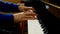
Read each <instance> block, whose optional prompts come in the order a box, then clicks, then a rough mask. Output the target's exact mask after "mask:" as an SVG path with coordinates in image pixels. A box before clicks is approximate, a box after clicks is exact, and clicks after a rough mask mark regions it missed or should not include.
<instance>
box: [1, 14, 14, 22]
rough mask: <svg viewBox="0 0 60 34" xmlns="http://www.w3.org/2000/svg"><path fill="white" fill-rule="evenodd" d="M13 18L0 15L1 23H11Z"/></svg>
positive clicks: (7, 15)
mask: <svg viewBox="0 0 60 34" xmlns="http://www.w3.org/2000/svg"><path fill="white" fill-rule="evenodd" d="M13 21H14V17H13V15H12V14H0V22H1V23H13Z"/></svg>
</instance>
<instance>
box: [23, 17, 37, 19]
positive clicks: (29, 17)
mask: <svg viewBox="0 0 60 34" xmlns="http://www.w3.org/2000/svg"><path fill="white" fill-rule="evenodd" d="M24 18H27V19H37V18H35V17H34V16H25V17H24Z"/></svg>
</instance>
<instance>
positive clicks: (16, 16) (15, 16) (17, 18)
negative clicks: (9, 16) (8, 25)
mask: <svg viewBox="0 0 60 34" xmlns="http://www.w3.org/2000/svg"><path fill="white" fill-rule="evenodd" d="M13 16H14V23H18V22H20V19H19V17H18V15H17V14H13Z"/></svg>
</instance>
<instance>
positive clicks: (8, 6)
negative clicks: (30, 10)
mask: <svg viewBox="0 0 60 34" xmlns="http://www.w3.org/2000/svg"><path fill="white" fill-rule="evenodd" d="M18 6H19V5H18V4H13V3H7V2H2V1H0V11H4V12H19V9H18Z"/></svg>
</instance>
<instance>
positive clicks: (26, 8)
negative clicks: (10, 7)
mask: <svg viewBox="0 0 60 34" xmlns="http://www.w3.org/2000/svg"><path fill="white" fill-rule="evenodd" d="M24 10H26V11H28V10H33V11H35V9H34V8H33V7H24Z"/></svg>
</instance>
